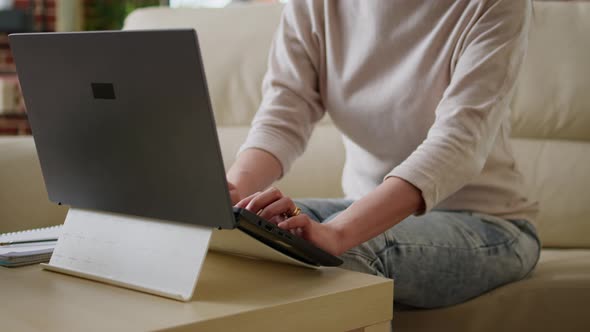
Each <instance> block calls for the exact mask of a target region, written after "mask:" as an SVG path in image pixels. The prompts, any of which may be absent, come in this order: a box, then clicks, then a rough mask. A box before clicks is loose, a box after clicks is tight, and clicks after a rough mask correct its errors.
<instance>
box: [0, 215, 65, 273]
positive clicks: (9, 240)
mask: <svg viewBox="0 0 590 332" xmlns="http://www.w3.org/2000/svg"><path fill="white" fill-rule="evenodd" d="M60 233H61V225H58V226H53V227H46V228H37V229H31V230H26V231H21V232H14V233H6V234H0V265H2V266H7V267H15V266H22V265H29V264H36V263H42V262H47V261H49V258H51V254H52V253H53V249H54V248H55V246H56V244H57V239H58V238H59V235H60Z"/></svg>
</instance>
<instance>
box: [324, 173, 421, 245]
mask: <svg viewBox="0 0 590 332" xmlns="http://www.w3.org/2000/svg"><path fill="white" fill-rule="evenodd" d="M422 209H424V201H423V199H422V194H421V192H420V190H419V189H418V188H416V187H414V186H413V185H412V184H410V183H409V182H406V181H405V180H402V179H400V178H397V177H390V178H388V179H386V180H385V181H383V183H381V185H379V186H378V187H377V188H376V189H375V190H373V191H372V192H371V193H369V194H368V195H367V196H365V197H363V198H362V199H360V200H358V201H356V202H355V203H354V204H352V205H351V206H350V207H349V208H348V209H346V210H345V211H344V212H342V213H341V214H340V215H339V216H338V217H336V219H334V220H333V221H332V222H330V223H329V225H330V226H331V227H334V228H335V229H336V230H337V232H338V233H339V238H340V239H341V248H340V250H339V251H340V253H343V252H344V251H346V250H348V249H350V248H352V247H355V246H357V245H359V244H361V243H363V242H365V241H367V240H369V239H371V238H373V237H375V236H377V235H379V234H381V233H383V232H385V231H386V230H387V229H389V228H391V227H393V226H394V225H396V224H397V223H399V222H400V221H402V220H403V219H405V218H406V217H407V216H409V215H411V214H413V213H415V212H417V211H421V210H422Z"/></svg>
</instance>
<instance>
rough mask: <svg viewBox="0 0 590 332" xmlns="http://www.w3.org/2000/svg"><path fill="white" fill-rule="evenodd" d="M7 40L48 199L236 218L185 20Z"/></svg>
mask: <svg viewBox="0 0 590 332" xmlns="http://www.w3.org/2000/svg"><path fill="white" fill-rule="evenodd" d="M10 42H11V46H12V51H13V53H14V56H15V62H16V65H17V71H18V75H19V79H20V83H21V87H22V90H23V95H24V97H25V102H26V106H27V112H28V116H29V120H30V124H31V127H32V131H33V135H34V138H35V144H36V147H37V152H38V155H39V159H40V163H41V167H42V171H43V176H44V179H45V183H46V187H47V190H48V194H49V197H50V199H51V200H52V201H53V202H56V203H63V204H68V205H71V206H75V207H77V208H82V209H91V210H100V211H108V212H115V213H122V214H129V215H136V216H145V217H149V218H156V219H164V220H173V221H180V222H186V223H192V224H198V225H203V226H212V227H222V228H233V227H234V224H235V220H234V216H233V213H232V209H231V203H230V201H229V194H228V192H227V184H226V182H225V171H224V167H223V161H222V158H221V153H220V148H219V143H218V139H217V132H216V129H215V123H214V118H213V114H212V111H211V106H210V101H209V96H208V92H207V86H206V81H205V73H204V70H203V67H202V63H201V57H200V52H199V49H198V46H197V41H196V33H195V32H194V30H177V31H125V32H120V31H119V32H87V33H55V34H26V35H11V37H10Z"/></svg>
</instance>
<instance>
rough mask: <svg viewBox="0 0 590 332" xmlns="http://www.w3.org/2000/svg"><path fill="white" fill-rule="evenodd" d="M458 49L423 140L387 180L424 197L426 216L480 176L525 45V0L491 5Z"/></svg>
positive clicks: (504, 117)
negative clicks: (404, 183)
mask: <svg viewBox="0 0 590 332" xmlns="http://www.w3.org/2000/svg"><path fill="white" fill-rule="evenodd" d="M488 3H490V4H488V5H487V6H488V7H487V8H484V9H483V10H482V14H481V15H480V17H479V18H478V19H477V21H476V22H475V23H474V24H473V25H472V27H471V28H470V29H469V30H468V31H467V33H466V36H465V38H464V40H463V42H462V44H461V45H459V46H458V47H459V49H458V50H457V51H456V53H457V54H458V55H457V57H456V59H457V60H456V61H455V62H454V68H453V66H452V68H451V80H450V84H449V86H448V87H447V89H446V90H445V92H444V94H443V98H442V99H441V101H440V103H439V104H438V106H437V108H436V111H435V121H434V124H433V125H432V127H431V128H430V129H429V131H428V135H427V137H426V139H425V140H424V141H423V142H422V143H421V144H420V145H419V146H418V148H417V149H416V150H415V151H414V152H413V153H412V154H410V156H409V157H408V158H407V159H406V160H405V161H404V162H402V163H401V164H399V165H398V166H397V167H395V168H394V169H393V170H392V171H391V172H389V173H388V174H387V175H386V176H385V178H388V177H392V176H395V177H399V178H402V179H404V180H406V181H408V182H410V183H411V184H413V185H414V186H416V187H417V188H418V189H420V190H421V192H422V197H423V199H424V202H425V206H426V208H425V211H422V212H427V211H429V210H430V209H432V208H433V207H434V206H436V205H437V204H438V203H439V202H441V201H442V200H444V199H445V198H447V197H448V196H450V195H451V194H453V193H454V192H456V191H457V190H459V189H461V188H462V187H463V186H465V185H466V184H468V183H469V182H470V181H471V180H472V179H473V178H474V177H476V176H477V175H478V174H480V173H481V171H482V169H483V167H484V164H485V162H486V160H487V158H488V155H489V154H490V152H491V149H492V147H493V143H494V140H495V138H496V136H497V135H498V133H499V128H500V126H501V125H502V123H503V122H504V121H506V120H507V118H508V117H509V109H510V108H509V102H510V98H511V97H512V95H513V91H514V88H515V85H516V79H517V76H518V72H519V68H520V64H521V62H522V59H523V58H524V53H525V50H526V45H527V33H528V26H529V21H530V16H531V4H530V1H528V0H499V1H489V2H488Z"/></svg>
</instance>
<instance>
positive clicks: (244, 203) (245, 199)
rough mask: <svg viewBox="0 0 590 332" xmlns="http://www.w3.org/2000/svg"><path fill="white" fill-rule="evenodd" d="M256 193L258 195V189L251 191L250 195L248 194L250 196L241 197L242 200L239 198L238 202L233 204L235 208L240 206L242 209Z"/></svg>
mask: <svg viewBox="0 0 590 332" xmlns="http://www.w3.org/2000/svg"><path fill="white" fill-rule="evenodd" d="M258 195H260V191H259V192H256V193H253V194H252V195H250V196H248V197H246V198H244V199H242V200H241V201H239V202H238V203H237V204H236V205H235V206H236V207H237V208H242V209H243V208H245V207H246V206H247V205H248V204H249V203H250V201H251V200H253V199H254V197H256V196H258Z"/></svg>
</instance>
